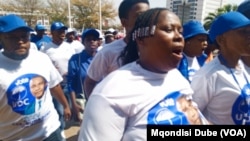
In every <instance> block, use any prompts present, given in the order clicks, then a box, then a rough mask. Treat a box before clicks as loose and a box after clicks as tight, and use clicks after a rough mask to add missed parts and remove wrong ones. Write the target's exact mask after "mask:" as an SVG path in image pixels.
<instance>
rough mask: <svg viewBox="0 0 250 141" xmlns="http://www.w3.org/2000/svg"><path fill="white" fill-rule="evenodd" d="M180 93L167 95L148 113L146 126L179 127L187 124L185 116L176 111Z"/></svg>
mask: <svg viewBox="0 0 250 141" xmlns="http://www.w3.org/2000/svg"><path fill="white" fill-rule="evenodd" d="M181 96H182V94H181V93H180V92H174V93H171V94H168V95H167V96H166V97H165V98H164V99H163V100H161V101H160V102H159V103H157V104H156V105H155V106H154V107H152V108H151V109H150V110H149V112H148V118H147V120H148V124H153V125H155V124H164V125H173V124H175V125H181V124H189V122H188V120H187V118H186V116H185V114H184V113H183V112H182V111H180V110H179V109H178V103H177V102H178V99H179V98H180V97H181Z"/></svg>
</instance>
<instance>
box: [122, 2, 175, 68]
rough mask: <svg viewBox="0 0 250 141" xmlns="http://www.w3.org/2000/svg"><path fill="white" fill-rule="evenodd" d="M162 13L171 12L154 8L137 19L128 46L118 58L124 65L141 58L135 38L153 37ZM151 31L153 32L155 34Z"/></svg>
mask: <svg viewBox="0 0 250 141" xmlns="http://www.w3.org/2000/svg"><path fill="white" fill-rule="evenodd" d="M162 11H169V10H168V9H167V8H161V7H158V8H152V9H149V10H147V11H145V12H143V13H142V14H140V15H139V16H138V17H137V19H136V21H135V25H134V28H133V30H132V31H131V33H130V35H129V41H128V44H127V46H126V47H125V48H124V50H123V51H122V52H121V54H120V56H119V57H118V58H119V59H121V60H122V65H126V64H128V63H130V62H133V61H135V60H137V59H138V58H139V54H138V48H137V43H136V41H135V38H145V37H149V36H153V35H154V30H155V29H154V27H155V26H156V24H157V22H158V18H159V14H160V13H161V12H162ZM169 12H170V11H169ZM141 31H143V32H141ZM151 31H153V33H152V32H151ZM135 33H136V34H135ZM134 35H135V36H136V37H135V36H134Z"/></svg>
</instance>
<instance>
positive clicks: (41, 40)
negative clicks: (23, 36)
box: [30, 35, 52, 50]
mask: <svg viewBox="0 0 250 141" xmlns="http://www.w3.org/2000/svg"><path fill="white" fill-rule="evenodd" d="M30 41H31V42H34V43H35V44H36V46H37V49H38V50H40V48H41V47H42V46H44V45H45V44H46V43H49V42H51V41H52V39H51V37H49V36H48V35H43V37H42V38H41V37H38V36H33V37H32V38H31V40H30Z"/></svg>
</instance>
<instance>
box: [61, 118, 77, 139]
mask: <svg viewBox="0 0 250 141" xmlns="http://www.w3.org/2000/svg"><path fill="white" fill-rule="evenodd" d="M64 131H65V136H66V139H67V141H77V138H78V136H77V134H78V131H79V124H77V123H74V122H67V123H66V128H65V130H64Z"/></svg>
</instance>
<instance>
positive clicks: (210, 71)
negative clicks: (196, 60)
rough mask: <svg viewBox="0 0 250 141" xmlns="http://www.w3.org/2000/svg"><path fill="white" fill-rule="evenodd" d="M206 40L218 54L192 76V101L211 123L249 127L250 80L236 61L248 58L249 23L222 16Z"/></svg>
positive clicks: (240, 17)
mask: <svg viewBox="0 0 250 141" xmlns="http://www.w3.org/2000/svg"><path fill="white" fill-rule="evenodd" d="M209 37H210V39H211V41H212V42H213V43H214V44H215V45H216V46H217V48H218V49H219V54H218V56H217V57H215V58H214V59H213V60H212V61H211V62H209V63H208V64H206V65H205V66H204V67H202V68H201V69H200V70H199V71H198V72H196V74H195V76H194V77H193V80H192V82H191V86H192V88H193V90H194V96H193V97H194V101H195V102H196V103H197V104H198V107H199V109H200V110H201V111H202V113H203V114H204V116H205V117H206V118H207V119H208V120H209V121H210V122H212V123H213V124H223V125H225V124H231V125H234V124H237V125H242V124H250V121H249V116H250V113H249V111H250V108H249V107H250V103H249V98H250V97H249V94H250V93H249V89H250V84H249V81H250V77H249V75H248V73H247V72H246V70H245V68H244V65H243V63H242V61H241V60H240V58H241V56H249V55H250V42H249V39H250V21H249V19H248V18H247V17H245V16H244V15H242V14H241V13H239V12H228V13H225V14H222V15H220V16H219V17H218V18H217V19H215V20H214V22H213V23H212V25H211V28H210V30H209Z"/></svg>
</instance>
